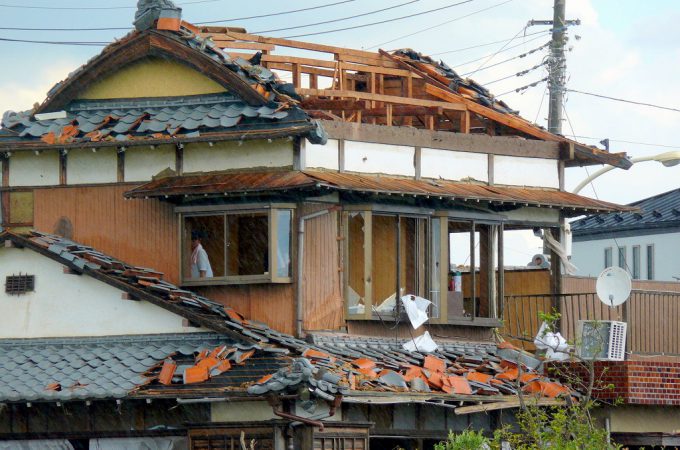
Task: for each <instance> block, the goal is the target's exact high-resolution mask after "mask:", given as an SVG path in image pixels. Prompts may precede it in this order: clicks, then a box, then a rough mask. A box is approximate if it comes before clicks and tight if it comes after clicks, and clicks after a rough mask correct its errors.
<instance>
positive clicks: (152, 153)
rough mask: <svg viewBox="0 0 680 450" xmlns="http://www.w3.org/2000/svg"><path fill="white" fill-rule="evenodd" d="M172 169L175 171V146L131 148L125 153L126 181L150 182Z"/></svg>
mask: <svg viewBox="0 0 680 450" xmlns="http://www.w3.org/2000/svg"><path fill="white" fill-rule="evenodd" d="M167 168H170V169H172V170H175V146H174V145H162V146H159V147H154V148H149V147H130V148H128V149H127V150H126V151H125V181H150V180H151V177H153V176H154V175H156V174H158V173H159V172H162V171H163V170H165V169H167Z"/></svg>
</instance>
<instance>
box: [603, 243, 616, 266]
mask: <svg viewBox="0 0 680 450" xmlns="http://www.w3.org/2000/svg"><path fill="white" fill-rule="evenodd" d="M613 265H614V251H613V249H612V247H605V248H604V268H605V269H608V268H610V267H612V266H613Z"/></svg>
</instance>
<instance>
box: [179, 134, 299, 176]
mask: <svg viewBox="0 0 680 450" xmlns="http://www.w3.org/2000/svg"><path fill="white" fill-rule="evenodd" d="M292 166H293V142H292V141H289V140H288V139H277V140H274V141H272V142H271V143H269V142H267V140H266V139H257V140H252V141H243V142H242V144H241V145H240V146H239V145H238V142H219V143H215V144H214V145H213V146H212V147H210V146H209V145H208V143H205V142H204V143H200V144H190V145H187V146H186V147H185V149H184V173H192V172H215V171H219V170H229V169H245V168H255V167H292Z"/></svg>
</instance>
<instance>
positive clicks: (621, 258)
mask: <svg viewBox="0 0 680 450" xmlns="http://www.w3.org/2000/svg"><path fill="white" fill-rule="evenodd" d="M616 248H617V252H616V254H617V255H618V258H617V259H618V263H619V264H618V266H619V267H620V268H621V269H623V270H625V271H626V272H628V247H626V246H625V245H620V246H617V247H616Z"/></svg>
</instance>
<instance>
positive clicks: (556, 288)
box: [543, 218, 566, 331]
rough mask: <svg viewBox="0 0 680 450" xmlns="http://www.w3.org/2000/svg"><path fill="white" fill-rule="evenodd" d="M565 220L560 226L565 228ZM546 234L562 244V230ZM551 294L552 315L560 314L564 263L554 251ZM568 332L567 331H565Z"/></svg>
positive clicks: (557, 229)
mask: <svg viewBox="0 0 680 450" xmlns="http://www.w3.org/2000/svg"><path fill="white" fill-rule="evenodd" d="M564 222H565V220H564V218H560V226H564ZM543 232H544V233H551V235H552V237H553V238H554V239H555V240H556V241H558V242H560V228H549V229H546V230H544V231H543ZM550 292H551V294H552V296H551V301H550V309H551V311H550V313H551V314H552V313H553V312H557V313H560V312H561V305H560V300H561V296H560V294H562V262H561V261H560V257H559V256H558V255H557V253H555V252H554V251H553V250H551V251H550ZM557 329H560V323H559V321H558V323H557ZM565 331H566V330H565Z"/></svg>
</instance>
